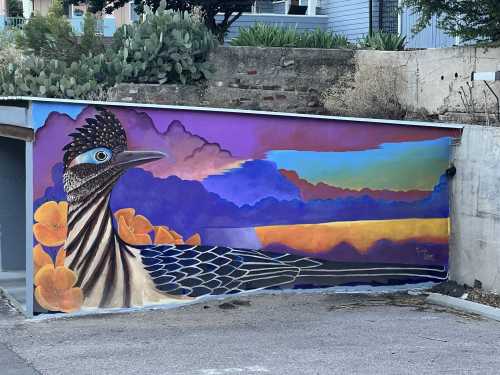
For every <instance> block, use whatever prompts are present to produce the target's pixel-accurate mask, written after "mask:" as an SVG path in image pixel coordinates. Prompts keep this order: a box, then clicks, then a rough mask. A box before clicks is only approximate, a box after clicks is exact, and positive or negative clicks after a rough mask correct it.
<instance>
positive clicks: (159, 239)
mask: <svg viewBox="0 0 500 375" xmlns="http://www.w3.org/2000/svg"><path fill="white" fill-rule="evenodd" d="M174 241H175V238H174V236H172V235H171V234H170V231H169V230H168V229H165V228H164V227H155V244H157V245H159V244H169V243H174Z"/></svg>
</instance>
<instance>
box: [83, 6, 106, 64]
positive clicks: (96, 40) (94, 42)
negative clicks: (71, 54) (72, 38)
mask: <svg viewBox="0 0 500 375" xmlns="http://www.w3.org/2000/svg"><path fill="white" fill-rule="evenodd" d="M80 49H81V52H82V53H83V54H89V53H92V54H94V55H97V54H99V53H102V52H104V43H103V42H102V38H101V37H100V36H98V35H97V20H96V18H95V16H94V15H93V14H92V13H90V12H86V13H85V17H84V18H83V34H82V37H81V38H80Z"/></svg>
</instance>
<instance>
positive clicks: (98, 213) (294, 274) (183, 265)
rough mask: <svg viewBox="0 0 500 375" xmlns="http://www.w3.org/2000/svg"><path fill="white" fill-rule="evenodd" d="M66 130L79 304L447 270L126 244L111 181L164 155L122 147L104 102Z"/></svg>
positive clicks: (71, 259) (431, 276)
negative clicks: (118, 227) (79, 125)
mask: <svg viewBox="0 0 500 375" xmlns="http://www.w3.org/2000/svg"><path fill="white" fill-rule="evenodd" d="M70 136H71V137H72V141H71V142H70V143H69V144H67V145H66V146H65V147H64V149H63V151H64V175H63V180H64V181H63V182H64V190H65V191H66V194H67V200H68V203H69V210H68V236H67V239H66V242H65V248H66V252H67V258H66V266H67V267H69V268H70V269H72V270H74V271H75V272H76V274H77V276H78V281H77V286H79V287H81V288H82V290H83V294H84V297H85V301H84V306H86V307H129V306H142V305H144V304H151V303H165V302H168V301H176V300H177V301H178V300H186V299H192V298H197V297H201V296H206V295H225V294H233V293H239V292H245V291H253V290H259V289H264V288H276V287H283V286H293V285H302V286H332V285H338V284H346V283H356V282H374V283H378V282H388V281H391V280H402V279H404V280H412V281H428V280H432V281H441V280H444V279H446V277H447V271H446V269H445V268H444V267H437V266H436V267H434V266H423V267H411V266H405V265H388V264H365V265H359V264H349V263H342V262H328V261H323V260H318V259H311V258H306V257H299V256H295V255H291V254H275V253H270V252H266V251H255V250H244V249H234V248H229V247H222V246H191V245H149V246H136V245H130V244H127V243H125V242H124V241H123V240H122V239H121V238H120V237H119V236H118V234H117V232H116V231H115V229H114V227H113V215H112V212H111V209H110V207H109V201H110V195H111V191H112V189H113V186H114V184H115V183H116V181H117V180H118V179H119V178H120V176H121V175H122V174H123V173H124V172H125V171H126V170H127V169H128V168H130V167H134V166H137V165H140V164H143V163H147V162H151V161H154V160H158V159H161V158H163V157H164V156H165V155H164V154H163V153H161V152H158V151H128V150H127V137H126V134H125V131H124V129H123V127H122V125H121V124H120V122H119V121H118V119H117V118H116V117H115V116H114V114H113V113H111V112H110V111H108V110H106V109H104V108H98V114H96V115H95V117H93V118H88V119H87V120H86V124H85V125H84V126H83V127H82V128H79V129H77V132H75V133H72V134H70Z"/></svg>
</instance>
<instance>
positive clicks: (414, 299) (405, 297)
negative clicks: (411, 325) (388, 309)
mask: <svg viewBox="0 0 500 375" xmlns="http://www.w3.org/2000/svg"><path fill="white" fill-rule="evenodd" d="M426 297H427V293H422V294H417V295H411V294H408V293H404V292H401V293H391V294H379V295H370V294H337V295H330V296H328V297H327V298H328V299H329V301H328V302H330V303H329V307H328V311H339V310H355V309H361V308H367V307H373V306H397V307H407V308H411V309H412V310H413V311H418V312H433V313H451V314H454V315H457V316H459V317H461V318H465V319H469V320H481V319H482V318H481V317H480V316H479V315H476V314H471V313H466V312H463V311H460V310H455V309H450V308H443V307H438V306H436V305H433V304H429V303H427V302H426V301H425V299H426Z"/></svg>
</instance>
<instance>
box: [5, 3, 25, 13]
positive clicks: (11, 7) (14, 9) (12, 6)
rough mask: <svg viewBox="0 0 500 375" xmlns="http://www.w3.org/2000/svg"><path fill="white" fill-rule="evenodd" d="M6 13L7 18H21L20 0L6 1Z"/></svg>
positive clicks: (21, 7)
mask: <svg viewBox="0 0 500 375" xmlns="http://www.w3.org/2000/svg"><path fill="white" fill-rule="evenodd" d="M7 12H8V16H9V17H22V16H23V3H22V2H21V1H20V0H7Z"/></svg>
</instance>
